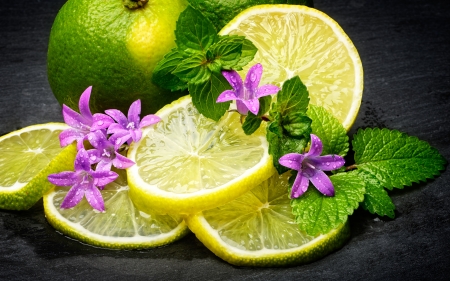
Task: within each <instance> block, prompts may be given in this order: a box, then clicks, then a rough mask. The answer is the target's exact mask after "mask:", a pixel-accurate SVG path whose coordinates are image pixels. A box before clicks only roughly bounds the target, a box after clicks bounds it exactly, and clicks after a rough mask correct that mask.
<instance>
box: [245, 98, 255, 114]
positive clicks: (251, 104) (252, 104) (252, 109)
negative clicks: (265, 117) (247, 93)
mask: <svg viewBox="0 0 450 281" xmlns="http://www.w3.org/2000/svg"><path fill="white" fill-rule="evenodd" d="M242 102H243V103H244V104H245V106H246V107H247V108H248V110H250V112H251V113H253V114H255V115H258V111H259V100H258V99H250V100H243V101H242Z"/></svg>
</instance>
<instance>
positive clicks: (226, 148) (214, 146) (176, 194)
mask: <svg viewBox="0 0 450 281" xmlns="http://www.w3.org/2000/svg"><path fill="white" fill-rule="evenodd" d="M156 115H158V116H159V117H160V118H161V119H162V121H160V122H159V123H158V124H156V125H155V126H152V127H147V128H146V129H144V130H143V136H142V139H141V140H140V141H139V142H138V143H133V144H132V145H131V147H130V149H129V151H128V158H130V159H131V160H133V161H134V162H135V163H136V164H135V165H133V166H132V167H130V168H129V169H127V173H128V181H129V184H130V197H131V198H132V200H133V202H134V203H135V204H136V205H137V206H138V207H139V208H140V209H142V210H152V209H154V210H159V211H160V212H163V213H181V214H186V213H195V212H198V211H201V210H206V209H210V208H213V207H216V206H219V205H222V204H224V203H226V202H228V201H231V200H232V199H235V198H236V197H238V196H240V195H241V194H243V193H245V192H246V191H247V190H249V189H251V188H252V187H254V186H256V185H257V184H259V183H261V182H262V181H264V180H266V179H267V178H269V177H270V176H271V175H272V174H273V173H274V171H275V170H274V168H273V164H272V159H271V157H270V156H269V154H268V143H267V140H266V135H265V128H264V127H263V126H261V128H260V129H259V130H258V131H257V132H255V133H254V134H253V135H251V136H247V135H245V133H244V132H243V130H242V124H241V123H240V115H239V114H238V113H235V112H229V113H226V114H225V116H224V117H222V119H221V120H220V121H219V122H215V121H213V120H211V119H208V118H206V117H204V116H202V115H201V114H200V113H198V111H197V110H196V109H195V107H194V106H193V104H192V101H191V98H190V97H184V98H181V99H179V100H177V101H175V102H173V103H172V104H170V105H167V106H165V107H164V108H162V109H161V110H160V111H158V112H157V113H156Z"/></svg>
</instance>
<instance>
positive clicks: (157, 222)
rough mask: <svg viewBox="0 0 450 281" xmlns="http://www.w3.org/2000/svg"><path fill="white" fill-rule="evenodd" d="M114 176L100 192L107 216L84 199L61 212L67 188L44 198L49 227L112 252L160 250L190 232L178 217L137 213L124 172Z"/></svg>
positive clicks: (118, 171)
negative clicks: (121, 250) (110, 249)
mask: <svg viewBox="0 0 450 281" xmlns="http://www.w3.org/2000/svg"><path fill="white" fill-rule="evenodd" d="M115 172H117V173H119V178H118V179H116V180H115V181H114V182H112V183H110V184H108V185H106V186H105V189H104V190H102V196H103V199H104V202H105V208H106V212H104V213H100V212H97V211H95V210H93V209H92V207H91V206H90V205H89V203H88V202H87V200H86V199H83V200H82V201H81V203H79V204H78V205H77V206H75V207H73V208H71V209H61V208H60V205H61V203H62V201H63V199H64V197H65V196H66V194H67V192H68V191H69V188H67V187H55V188H54V189H53V190H51V191H49V192H48V193H47V194H46V195H45V196H44V211H45V216H46V218H47V220H48V221H49V223H50V224H51V225H52V226H53V227H54V228H55V229H57V230H59V231H61V232H62V233H64V234H66V235H68V236H70V237H73V238H75V239H78V240H79V241H82V242H85V243H88V244H91V245H94V246H99V247H104V248H113V249H144V248H152V247H157V246H163V245H166V244H169V243H171V242H173V241H175V240H178V239H179V238H181V237H183V236H184V235H185V234H186V233H188V232H189V229H188V228H187V226H186V224H185V222H184V221H183V218H182V217H180V216H176V215H174V216H171V215H160V214H157V213H155V212H153V211H148V212H143V211H140V210H139V209H137V208H136V207H135V206H134V204H133V202H132V201H131V200H130V198H129V196H128V190H129V188H128V184H127V180H126V173H125V171H124V170H115Z"/></svg>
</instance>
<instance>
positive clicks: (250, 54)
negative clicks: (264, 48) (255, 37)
mask: <svg viewBox="0 0 450 281" xmlns="http://www.w3.org/2000/svg"><path fill="white" fill-rule="evenodd" d="M239 37H240V36H239ZM242 38H243V42H242V53H241V57H240V59H239V61H238V63H237V64H236V65H234V66H233V69H234V70H242V68H243V67H244V66H246V65H247V64H248V63H249V62H251V61H252V60H253V58H254V57H255V55H256V52H258V48H256V46H255V45H253V42H252V41H250V40H247V39H245V38H244V37H242Z"/></svg>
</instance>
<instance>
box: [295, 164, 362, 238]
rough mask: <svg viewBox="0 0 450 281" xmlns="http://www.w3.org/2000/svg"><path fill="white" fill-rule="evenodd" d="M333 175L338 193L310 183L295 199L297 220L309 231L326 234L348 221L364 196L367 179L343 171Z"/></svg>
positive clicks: (310, 232) (304, 229) (314, 234)
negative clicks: (330, 194) (325, 191)
mask: <svg viewBox="0 0 450 281" xmlns="http://www.w3.org/2000/svg"><path fill="white" fill-rule="evenodd" d="M330 179H331V182H332V183H333V186H334V189H335V196H333V197H328V196H324V195H322V194H321V193H320V192H319V191H317V189H316V188H315V187H314V186H313V185H310V186H309V188H308V191H306V192H305V193H304V194H303V195H302V196H300V197H299V198H296V199H292V200H291V206H292V213H293V214H294V216H295V221H296V222H297V223H298V224H299V226H300V229H302V230H303V231H305V232H306V233H308V234H309V235H313V236H317V235H320V234H325V233H327V232H329V231H330V230H332V229H333V228H336V227H337V226H339V225H340V224H342V223H345V222H346V221H347V218H348V216H349V215H351V214H353V211H354V210H355V209H356V208H358V206H359V203H360V202H362V201H363V199H364V193H365V183H364V181H363V180H362V179H361V178H360V177H359V176H358V175H357V174H356V173H354V172H350V173H340V174H336V175H333V176H330Z"/></svg>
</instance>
